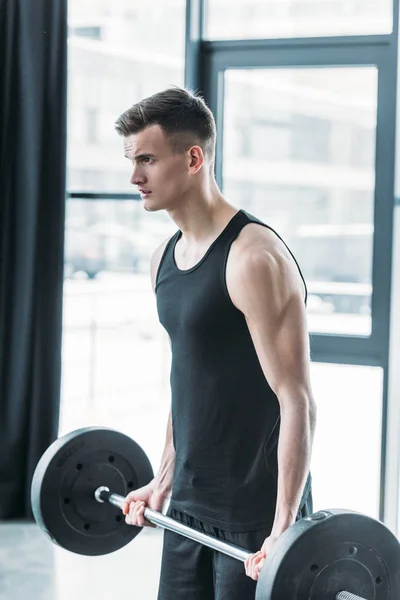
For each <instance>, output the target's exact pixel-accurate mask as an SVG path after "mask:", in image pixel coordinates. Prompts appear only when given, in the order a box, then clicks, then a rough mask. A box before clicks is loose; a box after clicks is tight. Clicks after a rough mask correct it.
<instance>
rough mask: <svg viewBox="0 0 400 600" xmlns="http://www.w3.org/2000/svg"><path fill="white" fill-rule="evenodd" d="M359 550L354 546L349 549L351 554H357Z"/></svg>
mask: <svg viewBox="0 0 400 600" xmlns="http://www.w3.org/2000/svg"><path fill="white" fill-rule="evenodd" d="M357 552H358V550H357V548H355V547H354V546H352V548H350V549H349V554H351V556H355V555H356V554H357Z"/></svg>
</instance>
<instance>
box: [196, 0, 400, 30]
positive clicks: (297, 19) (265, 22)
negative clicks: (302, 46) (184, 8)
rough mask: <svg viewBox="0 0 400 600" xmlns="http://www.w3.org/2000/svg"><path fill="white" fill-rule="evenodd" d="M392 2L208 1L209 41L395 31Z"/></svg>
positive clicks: (325, 0) (356, 0)
mask: <svg viewBox="0 0 400 600" xmlns="http://www.w3.org/2000/svg"><path fill="white" fill-rule="evenodd" d="M392 11H393V2H392V0H236V1H235V2H232V1H231V0H208V2H207V13H206V35H207V37H208V38H209V39H250V38H261V39H266V38H288V37H293V38H296V37H315V36H336V35H366V34H378V33H390V32H391V31H392V22H393V17H392Z"/></svg>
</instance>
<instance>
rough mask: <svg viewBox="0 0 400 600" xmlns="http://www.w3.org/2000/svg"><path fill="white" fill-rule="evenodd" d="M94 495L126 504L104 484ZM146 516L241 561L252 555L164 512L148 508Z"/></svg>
mask: <svg viewBox="0 0 400 600" xmlns="http://www.w3.org/2000/svg"><path fill="white" fill-rule="evenodd" d="M94 496H95V498H96V500H97V502H109V504H112V505H113V506H115V507H116V508H120V509H122V506H123V505H124V504H125V498H124V496H120V495H119V494H113V493H111V492H110V490H109V489H108V488H106V487H104V486H101V487H100V488H98V489H97V490H96V491H95V493H94ZM144 517H145V519H147V521H149V522H150V523H153V525H159V526H160V527H162V528H163V529H168V530H169V531H173V532H174V533H179V534H180V535H183V536H184V537H186V538H188V539H190V540H193V541H194V542H199V543H200V544H203V546H208V548H212V549H213V550H218V551H219V552H222V553H223V554H226V555H227V556H231V557H232V558H236V559H237V560H240V561H241V562H244V561H245V560H247V559H248V558H249V556H251V554H252V553H251V552H249V551H248V550H245V549H244V548H239V546H234V545H233V544H229V543H228V542H223V541H222V540H219V539H217V538H214V537H212V536H210V535H207V534H206V533H202V532H201V531H196V530H195V529H192V528H191V527H188V526H187V525H184V524H183V523H179V521H175V519H171V517H167V516H166V515H163V514H162V513H159V512H157V511H155V510H152V509H151V508H146V509H145V511H144Z"/></svg>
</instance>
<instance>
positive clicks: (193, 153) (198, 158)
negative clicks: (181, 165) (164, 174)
mask: <svg viewBox="0 0 400 600" xmlns="http://www.w3.org/2000/svg"><path fill="white" fill-rule="evenodd" d="M203 164H204V154H203V150H202V149H201V148H200V146H192V147H191V148H190V149H189V172H190V173H191V174H192V175H195V174H196V173H198V172H199V171H200V169H201V167H202V166H203Z"/></svg>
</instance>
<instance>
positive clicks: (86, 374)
mask: <svg viewBox="0 0 400 600" xmlns="http://www.w3.org/2000/svg"><path fill="white" fill-rule="evenodd" d="M175 230H176V227H175V226H174V224H173V223H172V221H170V219H169V218H168V216H167V215H166V213H161V212H160V213H152V214H151V215H150V214H148V213H146V212H145V211H144V210H143V206H142V205H141V203H139V202H133V201H132V202H117V201H107V202H104V201H103V202H101V201H97V202H93V201H87V200H86V201H84V200H82V201H80V200H69V201H68V202H67V221H66V242H65V283H64V321H63V354H62V356H63V377H62V414H61V425H60V434H62V433H65V432H68V431H70V430H73V429H76V428H77V427H82V426H86V425H90V424H92V425H96V424H98V425H103V426H107V427H114V428H115V429H118V430H120V431H124V432H126V433H127V434H128V435H130V436H132V437H133V438H134V439H136V440H137V442H138V443H139V444H141V445H142V446H143V448H144V449H145V451H146V452H147V454H148V455H149V457H150V459H151V460H152V461H154V462H153V467H154V468H158V464H159V460H160V457H161V452H162V449H163V445H164V440H165V432H166V426H167V416H168V411H169V408H170V392H169V354H170V350H169V344H168V341H167V339H166V336H165V335H164V330H163V328H162V327H161V325H160V324H159V322H158V317H157V311H156V304H155V297H154V294H153V292H152V290H151V282H150V274H149V264H150V256H151V254H152V252H153V251H154V250H155V248H156V247H157V246H158V245H159V244H160V243H161V242H162V241H163V240H164V239H165V238H166V237H167V236H169V235H171V234H172V233H173V232H174V231H175Z"/></svg>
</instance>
